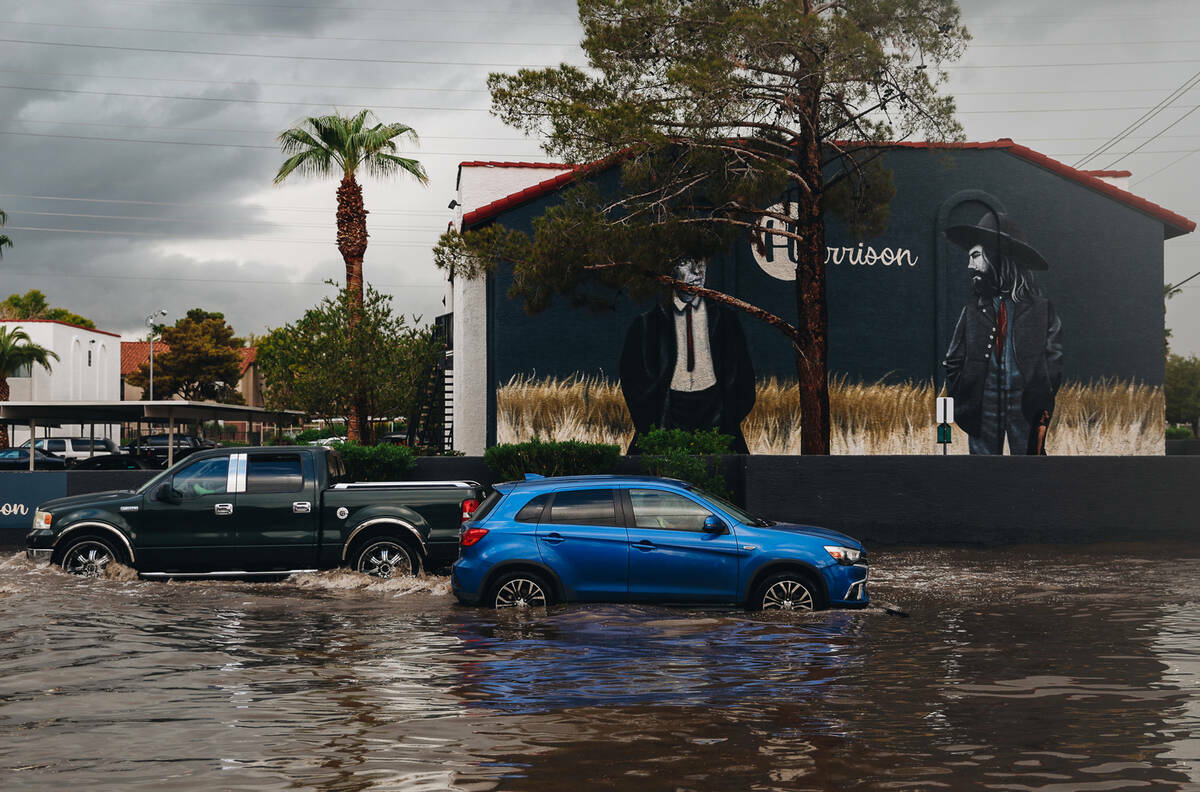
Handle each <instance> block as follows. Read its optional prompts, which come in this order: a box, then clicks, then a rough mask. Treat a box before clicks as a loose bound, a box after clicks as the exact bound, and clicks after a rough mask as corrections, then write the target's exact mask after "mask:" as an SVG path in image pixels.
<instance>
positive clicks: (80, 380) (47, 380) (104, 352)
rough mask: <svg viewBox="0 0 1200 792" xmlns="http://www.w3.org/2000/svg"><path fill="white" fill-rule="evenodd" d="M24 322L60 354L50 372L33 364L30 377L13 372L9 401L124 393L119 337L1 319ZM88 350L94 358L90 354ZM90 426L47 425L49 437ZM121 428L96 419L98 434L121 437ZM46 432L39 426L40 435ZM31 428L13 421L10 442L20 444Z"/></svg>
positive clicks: (78, 433)
mask: <svg viewBox="0 0 1200 792" xmlns="http://www.w3.org/2000/svg"><path fill="white" fill-rule="evenodd" d="M0 322H2V323H3V324H4V325H5V326H6V327H9V328H11V327H14V326H17V327H20V328H21V329H22V330H24V331H25V333H26V334H27V335H28V336H29V339H30V340H31V341H32V342H33V343H35V344H37V345H38V346H42V347H45V348H46V349H49V350H50V351H52V352H54V353H55V354H57V355H58V357H59V359H58V360H57V361H52V362H51V368H50V371H46V370H45V369H44V368H42V367H41V366H34V367H33V369H32V371H30V376H28V377H9V378H8V387H9V400H11V401H118V400H120V398H121V374H120V371H121V339H120V337H119V336H117V335H114V334H111V333H104V332H99V331H95V330H85V329H84V328H82V327H75V326H73V325H68V324H63V323H61V322H49V321H21V320H0ZM89 353H90V358H89ZM90 431H91V430H90V427H88V426H67V425H64V426H61V427H53V428H50V429H49V433H50V435H51V436H68V437H87V436H88V435H89V433H90ZM119 433H120V427H119V426H116V425H112V426H110V425H107V424H97V425H96V437H112V438H113V439H114V440H117V439H119V437H118V435H119ZM44 434H45V432H44V431H42V430H41V429H39V430H38V437H42V436H43V435H44ZM28 439H29V431H28V429H26V428H24V427H19V426H14V427H11V428H10V431H9V441H10V442H12V443H13V444H14V445H20V444H21V443H23V442H25V441H26V440H28Z"/></svg>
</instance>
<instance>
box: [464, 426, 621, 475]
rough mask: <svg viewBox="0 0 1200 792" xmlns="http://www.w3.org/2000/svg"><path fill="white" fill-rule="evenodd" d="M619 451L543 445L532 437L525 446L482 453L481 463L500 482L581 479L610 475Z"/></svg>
mask: <svg viewBox="0 0 1200 792" xmlns="http://www.w3.org/2000/svg"><path fill="white" fill-rule="evenodd" d="M620 457H621V448H620V446H616V445H609V444H607V443H581V442H579V441H578V440H566V441H563V442H543V441H541V440H538V439H537V438H536V437H535V438H534V439H533V440H530V441H529V442H527V443H506V444H504V445H497V446H492V447H491V448H489V449H487V450H486V451H484V452H483V461H484V462H485V463H486V464H487V466H488V468H489V469H490V470H491V471H492V473H494V474H495V475H496V477H497V478H498V479H500V480H501V481H511V480H514V479H519V478H521V477H523V476H524V475H525V474H526V473H537V474H539V475H542V476H581V475H588V474H593V473H612V472H614V471H615V470H616V469H617V460H618V459H620Z"/></svg>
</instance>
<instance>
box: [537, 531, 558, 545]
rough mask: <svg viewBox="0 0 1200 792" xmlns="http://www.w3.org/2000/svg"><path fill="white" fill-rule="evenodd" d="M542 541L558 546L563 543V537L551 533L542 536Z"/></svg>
mask: <svg viewBox="0 0 1200 792" xmlns="http://www.w3.org/2000/svg"><path fill="white" fill-rule="evenodd" d="M541 540H542V541H543V542H546V543H547V544H558V543H559V542H561V541H563V537H562V535H561V534H556V533H550V534H544V535H542V537H541Z"/></svg>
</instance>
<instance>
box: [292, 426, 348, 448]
mask: <svg viewBox="0 0 1200 792" xmlns="http://www.w3.org/2000/svg"><path fill="white" fill-rule="evenodd" d="M344 434H346V427H344V426H325V427H322V428H320V429H305V430H304V431H303V432H297V433H296V438H295V442H296V445H305V444H307V443H311V442H312V441H313V440H324V439H325V438H326V437H341V436H342V435H344Z"/></svg>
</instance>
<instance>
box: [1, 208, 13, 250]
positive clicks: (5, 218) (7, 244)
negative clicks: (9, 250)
mask: <svg viewBox="0 0 1200 792" xmlns="http://www.w3.org/2000/svg"><path fill="white" fill-rule="evenodd" d="M6 222H8V215H6V214H4V210H3V209H0V226H2V225H4V224H5V223H6ZM6 247H12V240H11V239H9V238H8V237H6V236H5V235H4V234H0V259H2V258H4V248H6Z"/></svg>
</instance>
